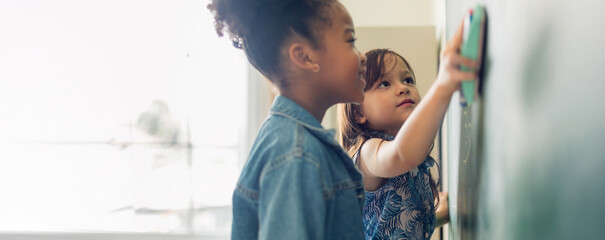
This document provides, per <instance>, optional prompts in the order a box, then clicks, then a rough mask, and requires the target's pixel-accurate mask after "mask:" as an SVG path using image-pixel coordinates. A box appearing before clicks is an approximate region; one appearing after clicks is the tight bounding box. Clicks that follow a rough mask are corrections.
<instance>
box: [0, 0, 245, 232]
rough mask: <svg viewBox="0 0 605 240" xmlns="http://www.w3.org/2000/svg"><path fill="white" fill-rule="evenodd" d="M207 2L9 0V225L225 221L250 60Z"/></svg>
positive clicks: (0, 43)
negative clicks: (219, 30)
mask: <svg viewBox="0 0 605 240" xmlns="http://www.w3.org/2000/svg"><path fill="white" fill-rule="evenodd" d="M208 3H209V1H207V0H204V1H193V0H189V1H186V0H179V1H149V0H128V1H125V0H102V1H81V0H61V1H33V0H23V1H2V2H1V3H0V5H1V7H0V189H2V197H1V198H0V213H1V214H0V233H1V232H3V231H5V232H6V231H59V232H145V233H174V234H202V233H212V234H219V235H221V234H223V235H228V234H229V232H230V226H231V207H230V205H231V194H232V191H233V189H234V186H235V182H236V180H237V176H238V175H239V171H240V168H241V166H240V163H241V162H243V161H242V160H241V159H239V158H240V156H241V155H242V154H240V152H239V151H240V149H242V148H241V144H242V137H241V134H242V133H243V132H245V129H242V127H241V126H245V125H244V124H242V123H243V122H245V121H246V114H245V112H246V109H245V106H246V105H245V104H246V103H245V101H246V99H245V98H246V96H247V95H246V94H247V92H246V84H247V82H246V80H247V77H248V65H247V60H246V57H245V55H244V54H243V52H242V51H241V50H237V49H235V48H234V47H233V46H232V44H231V43H230V41H229V40H227V39H225V38H219V37H218V36H217V34H216V32H215V30H214V28H213V19H212V16H211V14H210V13H209V12H208V10H207V9H206V5H207V4H208ZM244 149H245V148H244Z"/></svg>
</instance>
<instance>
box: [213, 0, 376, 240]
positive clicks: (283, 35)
mask: <svg viewBox="0 0 605 240" xmlns="http://www.w3.org/2000/svg"><path fill="white" fill-rule="evenodd" d="M208 8H209V9H210V10H211V11H212V12H213V14H214V17H215V27H216V30H217V32H218V34H219V35H223V33H227V34H228V35H229V37H230V38H231V40H232V41H233V43H234V46H235V47H237V48H242V49H243V50H244V51H245V53H246V56H247V57H248V60H249V61H250V63H251V64H252V65H253V66H254V67H255V68H257V69H258V70H259V71H260V72H261V73H262V74H263V75H264V76H266V77H267V78H268V79H269V80H270V81H271V82H272V83H273V84H274V85H275V86H276V87H277V89H278V90H279V95H278V96H277V97H276V98H275V100H274V102H273V105H272V107H271V110H270V116H269V117H268V118H267V119H266V120H265V122H264V123H263V125H262V127H261V129H260V131H259V133H258V136H257V138H256V140H255V142H254V144H253V146H252V150H251V152H250V155H249V157H248V160H247V162H246V164H245V166H244V168H243V169H242V172H241V175H240V177H239V179H238V183H237V186H236V189H235V191H234V194H233V224H232V238H233V239H363V227H362V226H363V224H362V221H361V220H362V208H363V203H364V191H363V180H362V176H361V174H360V172H359V171H358V170H357V169H356V167H355V165H354V164H353V161H352V160H351V158H350V157H349V156H348V155H347V154H346V152H345V151H344V150H343V149H342V147H340V145H339V144H338V143H337V142H336V141H335V137H334V131H333V130H326V129H324V128H323V127H322V126H321V124H320V123H321V121H322V119H323V117H324V114H325V112H326V110H327V109H328V108H329V107H330V106H332V105H334V104H336V103H345V102H357V103H361V102H362V101H363V89H364V87H365V80H364V74H365V56H364V55H363V54H361V53H360V52H359V51H358V50H357V49H356V48H355V29H354V24H353V20H352V19H351V16H350V15H349V13H348V12H347V10H346V9H345V7H344V6H343V5H342V4H341V3H339V2H338V1H336V0H213V1H212V3H211V4H210V5H209V6H208Z"/></svg>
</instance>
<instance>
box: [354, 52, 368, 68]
mask: <svg viewBox="0 0 605 240" xmlns="http://www.w3.org/2000/svg"><path fill="white" fill-rule="evenodd" d="M355 50H357V55H358V56H359V60H360V61H361V65H362V66H365V65H366V61H367V60H368V58H367V57H366V55H365V54H363V53H362V52H360V51H359V50H358V49H355Z"/></svg>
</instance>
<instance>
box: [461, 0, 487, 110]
mask: <svg viewBox="0 0 605 240" xmlns="http://www.w3.org/2000/svg"><path fill="white" fill-rule="evenodd" d="M463 31H464V36H463V42H462V47H461V49H460V53H461V54H462V56H464V57H466V58H469V59H472V60H479V65H480V64H481V62H480V61H481V60H482V59H481V54H482V53H481V51H482V50H483V42H484V38H485V36H484V33H485V9H484V8H483V7H482V6H480V5H477V6H476V7H475V9H474V10H471V11H470V12H469V14H468V16H467V17H466V19H465V22H464V29H463ZM460 68H461V69H462V70H463V71H468V70H470V69H469V68H467V67H465V66H461V67H460ZM461 85H462V87H461V88H462V96H463V97H464V100H465V101H466V104H467V105H471V104H473V99H474V98H475V91H476V85H477V84H476V83H475V79H469V80H465V81H463V82H462V84H461Z"/></svg>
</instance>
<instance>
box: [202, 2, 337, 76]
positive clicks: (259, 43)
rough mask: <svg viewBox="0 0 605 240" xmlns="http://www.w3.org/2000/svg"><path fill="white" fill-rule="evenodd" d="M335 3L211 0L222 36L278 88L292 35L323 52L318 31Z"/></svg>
mask: <svg viewBox="0 0 605 240" xmlns="http://www.w3.org/2000/svg"><path fill="white" fill-rule="evenodd" d="M335 1H336V0H212V3H210V4H209V5H208V9H209V10H210V11H211V12H212V13H213V14H214V19H215V22H214V26H215V29H216V32H217V34H218V35H219V36H223V32H225V33H227V34H228V35H229V36H230V38H231V40H232V41H233V45H234V46H235V47H237V48H243V49H244V51H245V53H246V56H247V57H248V60H249V61H250V63H251V64H252V65H253V66H254V67H255V68H256V69H258V70H259V71H260V72H261V73H262V74H263V75H265V76H266V77H267V78H269V79H270V80H271V81H273V83H274V84H276V85H277V86H278V87H281V86H282V85H283V84H284V79H282V78H284V75H283V74H284V73H283V71H282V70H281V69H283V66H282V64H281V63H282V62H283V61H281V59H280V54H281V51H282V50H281V49H282V46H283V45H284V44H285V43H286V42H287V41H288V39H289V38H291V37H293V36H298V37H301V38H303V39H305V40H307V41H309V42H310V43H311V45H312V46H313V47H314V48H316V49H320V48H321V47H322V46H321V44H320V43H321V41H320V39H321V36H320V34H319V32H320V31H321V30H323V29H324V28H325V27H326V26H329V25H330V24H331V21H330V16H329V8H328V7H329V6H330V4H332V3H333V2H335Z"/></svg>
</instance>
